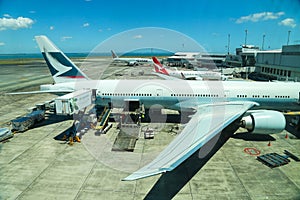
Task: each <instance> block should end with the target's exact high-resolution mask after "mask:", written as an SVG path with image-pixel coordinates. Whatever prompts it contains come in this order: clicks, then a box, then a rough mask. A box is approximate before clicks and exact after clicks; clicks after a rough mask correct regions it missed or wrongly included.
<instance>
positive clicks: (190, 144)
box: [123, 102, 257, 180]
mask: <svg viewBox="0 0 300 200" xmlns="http://www.w3.org/2000/svg"><path fill="white" fill-rule="evenodd" d="M254 105H257V103H255V102H225V103H216V104H206V105H202V106H199V107H198V108H197V112H196V113H195V114H194V115H193V117H192V119H191V120H190V121H189V123H188V124H187V125H186V127H185V128H184V129H183V130H182V132H181V133H180V134H179V135H178V136H177V137H176V138H175V139H174V140H173V141H172V142H171V143H170V144H169V145H168V146H167V147H166V148H165V149H164V150H163V151H162V152H161V153H160V154H159V155H158V156H157V157H156V158H155V159H154V160H153V161H152V162H151V163H149V164H148V165H146V166H144V167H143V168H141V169H139V170H138V171H136V172H134V173H133V174H131V175H129V176H128V177H126V178H125V179H123V180H136V179H141V178H145V177H149V176H152V175H157V174H160V173H164V172H167V171H171V170H173V169H174V168H176V167H177V166H178V165H180V164H181V163H182V162H183V161H185V160H186V159H187V158H188V157H190V156H191V155H192V154H193V153H195V152H196V151H197V150H198V149H199V148H201V147H202V146H203V145H205V144H206V143H207V142H209V141H210V140H211V139H212V138H213V137H214V136H216V135H217V134H218V133H220V132H221V131H222V130H223V129H224V128H226V127H227V126H228V125H230V124H231V123H232V122H233V121H234V120H236V119H238V118H239V117H240V116H242V115H243V114H244V113H245V112H246V111H247V110H248V109H250V108H251V107H253V106H254Z"/></svg>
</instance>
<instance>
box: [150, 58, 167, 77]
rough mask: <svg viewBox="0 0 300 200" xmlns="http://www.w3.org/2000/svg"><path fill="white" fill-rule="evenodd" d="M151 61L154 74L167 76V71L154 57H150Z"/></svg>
mask: <svg viewBox="0 0 300 200" xmlns="http://www.w3.org/2000/svg"><path fill="white" fill-rule="evenodd" d="M152 60H153V66H154V69H155V72H157V73H161V74H165V75H169V73H168V71H167V69H166V68H165V67H164V66H163V65H162V64H161V63H160V62H159V61H158V60H157V58H156V57H152Z"/></svg>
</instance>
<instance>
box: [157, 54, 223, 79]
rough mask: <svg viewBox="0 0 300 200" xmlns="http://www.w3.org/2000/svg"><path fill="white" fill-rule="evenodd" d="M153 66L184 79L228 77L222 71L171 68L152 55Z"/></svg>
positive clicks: (169, 74) (165, 73)
mask: <svg viewBox="0 0 300 200" xmlns="http://www.w3.org/2000/svg"><path fill="white" fill-rule="evenodd" d="M152 60H153V66H154V69H155V72H157V73H161V74H164V75H167V76H172V77H176V78H180V79H184V80H200V81H202V80H223V81H225V80H227V79H228V77H226V76H224V75H222V74H221V73H220V72H213V71H186V70H185V71H182V70H177V69H176V70H171V69H170V68H167V67H166V66H164V65H163V64H161V63H160V62H159V60H158V59H157V58H156V57H152Z"/></svg>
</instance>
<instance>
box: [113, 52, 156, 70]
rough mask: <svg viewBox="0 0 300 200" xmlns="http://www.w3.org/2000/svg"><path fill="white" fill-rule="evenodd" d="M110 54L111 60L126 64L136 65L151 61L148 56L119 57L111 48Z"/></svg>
mask: <svg viewBox="0 0 300 200" xmlns="http://www.w3.org/2000/svg"><path fill="white" fill-rule="evenodd" d="M111 55H112V57H113V61H116V62H125V63H127V65H128V66H137V65H139V64H142V63H152V59H148V58H119V56H118V55H117V54H116V53H115V52H114V51H113V50H111Z"/></svg>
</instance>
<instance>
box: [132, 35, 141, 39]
mask: <svg viewBox="0 0 300 200" xmlns="http://www.w3.org/2000/svg"><path fill="white" fill-rule="evenodd" d="M141 38H143V36H142V35H135V36H133V39H141Z"/></svg>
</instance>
